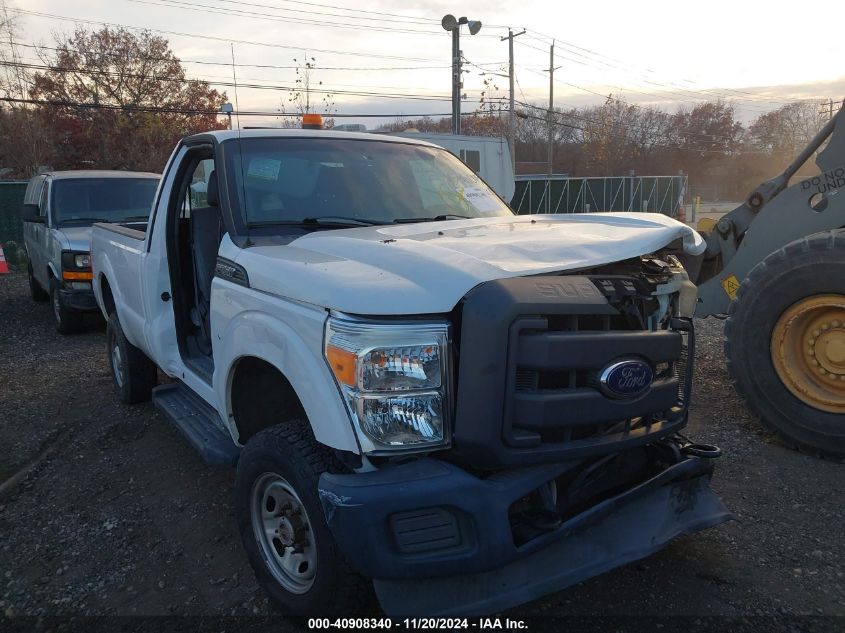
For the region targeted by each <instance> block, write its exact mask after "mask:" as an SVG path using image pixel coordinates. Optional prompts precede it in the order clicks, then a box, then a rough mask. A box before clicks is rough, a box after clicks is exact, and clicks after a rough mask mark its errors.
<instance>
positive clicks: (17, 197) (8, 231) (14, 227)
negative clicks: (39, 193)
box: [0, 180, 27, 263]
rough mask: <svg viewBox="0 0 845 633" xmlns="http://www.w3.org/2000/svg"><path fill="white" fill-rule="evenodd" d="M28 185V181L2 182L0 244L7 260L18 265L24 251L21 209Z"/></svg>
mask: <svg viewBox="0 0 845 633" xmlns="http://www.w3.org/2000/svg"><path fill="white" fill-rule="evenodd" d="M26 184H27V181H26V180H2V181H0V244H2V245H3V251H4V253H5V255H6V259H8V260H9V261H10V262H12V263H18V260H19V259H20V257H19V254H20V251H21V249H23V223H22V222H21V207H22V206H23V196H24V193H25V192H26ZM10 243H11V244H10ZM15 246H17V248H15Z"/></svg>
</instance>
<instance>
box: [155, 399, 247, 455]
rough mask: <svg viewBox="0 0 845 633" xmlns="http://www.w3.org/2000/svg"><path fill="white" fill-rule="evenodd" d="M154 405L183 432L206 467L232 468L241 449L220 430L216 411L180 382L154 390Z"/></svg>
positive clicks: (220, 426) (221, 426)
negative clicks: (211, 465)
mask: <svg viewBox="0 0 845 633" xmlns="http://www.w3.org/2000/svg"><path fill="white" fill-rule="evenodd" d="M153 404H154V405H155V406H156V408H157V409H158V410H159V411H161V412H162V413H164V415H166V416H167V417H168V418H170V421H171V422H172V423H173V424H174V425H175V426H176V428H177V429H179V430H180V431H181V432H182V435H184V436H185V438H186V439H187V440H188V442H189V443H190V444H191V446H193V447H194V448H195V449H196V450H197V452H198V453H199V454H200V456H201V457H202V458H203V460H204V461H205V463H206V464H213V465H227V466H234V465H235V464H237V463H238V457H239V456H240V452H241V451H240V448H238V446H237V445H236V444H235V443H234V442H233V441H232V438H231V437H230V436H229V434H228V433H226V432H225V431H224V430H223V425H222V424H221V423H220V416H219V415H218V413H217V411H216V410H215V409H214V408H213V407H212V406H211V405H209V404H208V403H207V402H205V400H203V399H202V398H200V397H199V396H198V395H196V394H195V393H193V392H192V391H191V390H190V389H188V388H187V387H186V386H185V385H183V384H182V383H171V384H168V385H160V386H158V387H156V388H155V389H153Z"/></svg>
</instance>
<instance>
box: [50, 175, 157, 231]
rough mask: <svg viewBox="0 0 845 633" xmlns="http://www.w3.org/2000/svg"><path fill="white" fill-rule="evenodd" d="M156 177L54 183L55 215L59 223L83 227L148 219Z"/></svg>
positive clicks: (70, 179)
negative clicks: (93, 224) (95, 223)
mask: <svg viewBox="0 0 845 633" xmlns="http://www.w3.org/2000/svg"><path fill="white" fill-rule="evenodd" d="M157 187H158V179H156V178H67V179H60V180H54V181H53V188H52V198H53V199H52V205H51V207H52V213H53V220H54V221H55V222H56V223H57V224H78V225H80V226H84V225H86V224H92V223H93V222H121V221H124V220H129V219H142V218H144V219H145V218H148V217H149V215H150V208H151V207H152V204H153V197H154V196H155V192H156V188H157Z"/></svg>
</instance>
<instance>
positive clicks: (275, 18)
mask: <svg viewBox="0 0 845 633" xmlns="http://www.w3.org/2000/svg"><path fill="white" fill-rule="evenodd" d="M129 2H132V3H135V4H145V5H151V6H160V7H167V8H171V9H181V10H183V11H199V12H201V13H205V14H208V13H213V14H217V15H232V16H238V17H247V18H257V19H260V20H270V21H272V22H285V23H290V24H305V25H310V26H325V27H329V28H337V29H355V30H360V29H361V28H366V29H367V30H370V31H382V32H385V33H403V34H411V35H414V34H416V35H440V33H438V32H437V31H421V30H419V29H410V28H398V27H390V26H382V25H377V24H367V25H362V24H348V23H347V24H344V23H341V22H330V21H327V20H316V19H310V18H294V17H284V16H279V15H268V14H266V13H260V12H257V11H249V10H241V9H231V8H228V7H217V6H214V5H208V4H200V3H197V2H184V1H181V0H161V1H155V0H129ZM239 4H241V3H239ZM243 4H246V3H243Z"/></svg>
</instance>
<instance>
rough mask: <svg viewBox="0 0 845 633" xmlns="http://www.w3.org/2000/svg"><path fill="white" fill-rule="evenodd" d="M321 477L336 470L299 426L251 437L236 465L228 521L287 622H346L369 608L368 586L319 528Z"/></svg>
mask: <svg viewBox="0 0 845 633" xmlns="http://www.w3.org/2000/svg"><path fill="white" fill-rule="evenodd" d="M327 471H333V472H342V471H343V468H342V466H341V465H340V464H339V463H338V462H337V460H336V459H335V457H334V455H333V453H332V452H331V450H330V449H328V448H327V447H325V446H323V445H322V444H319V443H318V442H317V441H316V440H315V439H314V436H313V435H312V433H311V427H310V424H309V423H308V421H307V420H304V419H301V418H293V419H291V420H288V421H286V422H283V423H281V424H278V425H277V426H273V427H270V428H267V429H264V430H263V431H260V432H259V433H256V434H255V435H254V436H253V437H252V438H250V440H249V441H248V442H247V444H246V446H245V447H244V449H243V451H242V452H241V456H240V458H239V460H238V473H237V478H236V482H235V516H236V517H237V521H238V529H239V530H240V533H241V539H242V540H243V544H244V549H245V550H246V553H247V558H248V559H249V562H250V565H251V566H252V568H253V570H254V571H255V577H256V578H257V580H258V583H259V584H260V585H261V587H262V588H263V589H264V591H266V592H267V595H268V596H269V597H270V599H271V601H272V602H273V603H274V604H275V605H276V606H278V607H279V609H280V610H281V611H282V612H283V613H284V614H286V615H295V616H321V617H329V616H333V615H337V616H343V615H353V614H359V613H362V610H364V609H366V608H367V606H368V605H370V604H372V600H371V598H370V596H371V595H372V588H371V585H370V583H369V582H368V581H366V580H365V579H364V578H362V577H361V576H359V575H357V574H356V573H355V572H354V571H353V570H352V569H351V568H350V567H349V565H348V563H347V562H346V561H345V560H344V558H343V555H342V554H341V552H340V550H339V549H338V547H337V545H336V543H335V541H334V539H333V538H332V534H331V531H330V530H329V528H328V526H327V525H326V519H325V516H324V514H323V507H322V504H321V503H320V499H319V496H318V492H317V482H318V480H319V478H320V474H321V473H323V472H327ZM271 506H272V507H271ZM277 522H278V523H279V525H278V526H277V525H276V523H277ZM291 527H293V530H291ZM274 529H275V532H274V531H273V530H274ZM292 532H293V534H294V535H295V536H294V537H291V533H292ZM289 550H290V551H289ZM286 557H287V558H286Z"/></svg>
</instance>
